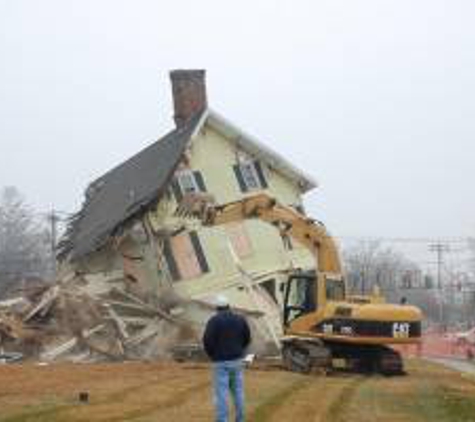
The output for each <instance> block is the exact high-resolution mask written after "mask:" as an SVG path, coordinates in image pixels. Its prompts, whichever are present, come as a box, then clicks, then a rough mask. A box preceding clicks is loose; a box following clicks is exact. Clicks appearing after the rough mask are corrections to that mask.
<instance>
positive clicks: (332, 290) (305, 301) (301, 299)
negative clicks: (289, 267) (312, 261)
mask: <svg viewBox="0 0 475 422" xmlns="http://www.w3.org/2000/svg"><path fill="white" fill-rule="evenodd" d="M345 298H346V288H345V283H344V281H343V280H342V279H341V278H338V277H331V276H329V275H328V274H325V273H317V272H316V271H298V272H296V273H294V274H292V275H290V277H289V279H288V282H287V284H286V289H285V294H284V312H283V317H284V324H285V326H288V325H289V324H290V323H291V322H292V321H293V320H294V319H296V318H299V317H301V316H304V315H306V314H309V313H311V312H315V311H316V310H317V309H318V307H319V306H323V305H324V304H325V303H326V302H327V301H335V302H340V301H344V300H345Z"/></svg>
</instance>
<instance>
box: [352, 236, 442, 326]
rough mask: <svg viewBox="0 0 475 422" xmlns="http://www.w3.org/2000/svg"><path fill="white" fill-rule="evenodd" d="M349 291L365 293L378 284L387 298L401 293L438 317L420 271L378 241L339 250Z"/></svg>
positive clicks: (395, 298)
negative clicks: (341, 252)
mask: <svg viewBox="0 0 475 422" xmlns="http://www.w3.org/2000/svg"><path fill="white" fill-rule="evenodd" d="M343 260H344V263H345V269H346V274H347V281H348V286H349V289H350V291H351V292H352V293H353V294H368V293H370V292H371V290H372V289H373V286H378V287H379V288H380V289H381V291H382V293H383V294H384V296H385V297H386V299H387V300H388V301H389V302H399V301H400V300H401V299H402V298H403V297H405V298H406V299H407V300H408V302H409V303H412V304H414V305H416V306H419V307H421V308H422V310H423V311H424V314H425V315H426V316H428V317H429V318H431V319H434V320H436V319H437V318H438V315H439V313H438V305H437V302H436V300H435V295H434V292H433V290H430V289H427V288H426V287H427V286H426V285H425V283H424V278H423V276H422V271H421V270H420V268H419V267H418V265H417V264H416V263H414V262H413V261H411V260H410V259H408V258H407V257H406V256H404V255H403V254H402V253H399V252H397V251H395V250H393V249H391V248H388V247H383V246H382V245H381V243H380V242H378V241H372V240H371V241H361V242H358V243H356V244H354V245H352V246H350V247H348V248H346V249H344V251H343Z"/></svg>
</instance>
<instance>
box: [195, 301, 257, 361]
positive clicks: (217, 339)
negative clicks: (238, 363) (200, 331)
mask: <svg viewBox="0 0 475 422" xmlns="http://www.w3.org/2000/svg"><path fill="white" fill-rule="evenodd" d="M250 342H251V332H250V330H249V325H248V324H247V321H246V320H245V319H244V318H243V317H242V316H240V315H237V314H235V313H233V312H231V311H230V310H229V309H226V310H219V311H218V313H217V314H216V315H214V316H213V317H212V318H211V319H210V320H209V321H208V323H207V324H206V329H205V332H204V335H203V346H204V348H205V351H206V354H207V355H208V356H209V358H210V359H211V360H212V361H214V362H221V361H224V360H234V359H239V358H242V357H243V355H244V352H245V350H246V348H247V346H249V343H250Z"/></svg>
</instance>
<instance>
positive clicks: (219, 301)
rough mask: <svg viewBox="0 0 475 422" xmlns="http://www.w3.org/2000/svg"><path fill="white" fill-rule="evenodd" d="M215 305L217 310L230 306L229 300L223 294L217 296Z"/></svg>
mask: <svg viewBox="0 0 475 422" xmlns="http://www.w3.org/2000/svg"><path fill="white" fill-rule="evenodd" d="M214 303H215V305H216V307H217V308H227V307H228V306H229V300H228V298H227V297H226V296H224V295H221V294H220V295H216V298H215V299H214Z"/></svg>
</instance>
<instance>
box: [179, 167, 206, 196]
mask: <svg viewBox="0 0 475 422" xmlns="http://www.w3.org/2000/svg"><path fill="white" fill-rule="evenodd" d="M172 190H173V194H174V195H175V199H176V201H177V202H180V201H181V199H182V198H183V196H184V195H186V194H187V193H191V192H206V186H205V183H204V180H203V176H202V174H201V172H199V171H197V170H195V171H192V170H182V171H180V172H178V173H177V174H176V176H175V178H174V179H173V181H172Z"/></svg>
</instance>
